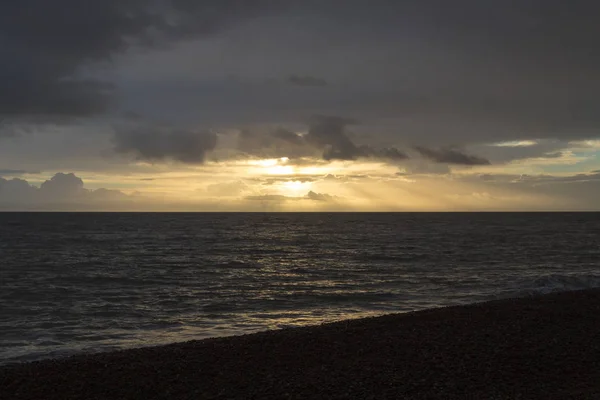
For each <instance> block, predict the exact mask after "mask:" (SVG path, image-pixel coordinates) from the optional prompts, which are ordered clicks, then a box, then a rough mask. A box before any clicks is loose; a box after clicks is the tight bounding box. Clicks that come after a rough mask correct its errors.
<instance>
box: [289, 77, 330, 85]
mask: <svg viewBox="0 0 600 400" xmlns="http://www.w3.org/2000/svg"><path fill="white" fill-rule="evenodd" d="M288 82H289V83H290V84H292V85H296V86H315V87H323V86H327V81H326V80H325V79H323V78H317V77H314V76H298V75H291V76H290V77H289V78H288Z"/></svg>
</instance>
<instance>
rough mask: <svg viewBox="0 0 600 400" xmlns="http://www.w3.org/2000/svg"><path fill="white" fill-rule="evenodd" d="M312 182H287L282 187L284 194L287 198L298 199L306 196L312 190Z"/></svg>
mask: <svg viewBox="0 0 600 400" xmlns="http://www.w3.org/2000/svg"><path fill="white" fill-rule="evenodd" d="M310 187H311V182H302V181H286V182H282V183H281V185H280V188H281V192H282V194H284V195H286V196H292V197H297V196H299V195H301V194H306V193H308V191H309V190H310Z"/></svg>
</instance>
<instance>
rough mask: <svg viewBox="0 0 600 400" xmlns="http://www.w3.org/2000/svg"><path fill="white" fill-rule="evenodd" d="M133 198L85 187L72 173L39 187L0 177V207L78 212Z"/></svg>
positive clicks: (23, 181)
mask: <svg viewBox="0 0 600 400" xmlns="http://www.w3.org/2000/svg"><path fill="white" fill-rule="evenodd" d="M131 200H132V198H130V196H128V195H126V194H125V193H123V192H121V191H119V190H110V189H104V188H100V189H96V190H89V189H86V188H85V187H84V183H83V180H82V179H81V178H79V177H78V176H76V175H75V174H73V173H68V174H65V173H62V172H59V173H57V174H55V175H54V176H52V177H51V178H50V179H48V180H46V181H44V182H43V183H42V184H41V185H40V187H36V186H33V185H31V184H30V183H29V182H27V181H26V180H24V179H18V178H13V179H11V180H6V179H4V178H0V208H2V209H13V210H24V209H33V210H36V209H39V210H45V209H53V208H55V207H58V208H60V209H62V208H63V207H66V208H67V209H80V208H82V207H83V208H86V207H104V206H110V205H112V204H115V203H120V204H123V205H126V204H129V203H131Z"/></svg>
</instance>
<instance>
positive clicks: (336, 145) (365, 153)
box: [305, 115, 408, 160]
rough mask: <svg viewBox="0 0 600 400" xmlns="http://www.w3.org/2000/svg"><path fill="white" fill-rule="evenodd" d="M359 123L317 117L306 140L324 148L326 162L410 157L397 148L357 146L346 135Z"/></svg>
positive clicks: (351, 120) (313, 119) (333, 117)
mask: <svg viewBox="0 0 600 400" xmlns="http://www.w3.org/2000/svg"><path fill="white" fill-rule="evenodd" d="M356 123H358V122H357V121H356V120H354V119H349V118H342V117H337V116H327V115H315V116H313V117H312V120H311V123H310V126H309V130H308V134H307V135H306V136H305V139H306V141H307V142H308V143H310V144H312V145H313V146H315V147H319V148H324V151H323V159H325V160H356V159H358V158H368V157H372V158H382V159H389V160H403V159H406V158H408V156H407V155H406V154H405V153H403V152H401V151H400V150H398V149H396V148H384V149H373V148H372V147H370V146H367V145H363V146H357V145H356V144H354V142H353V141H352V140H351V139H350V138H349V137H348V135H347V134H346V131H345V128H346V126H347V125H349V124H356Z"/></svg>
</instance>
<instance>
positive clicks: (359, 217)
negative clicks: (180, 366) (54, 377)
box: [0, 213, 600, 365]
mask: <svg viewBox="0 0 600 400" xmlns="http://www.w3.org/2000/svg"><path fill="white" fill-rule="evenodd" d="M599 286H600V213H189V214H188V213H0V365H2V364H4V365H5V364H10V363H15V362H24V361H33V360H39V359H45V358H55V357H64V356H69V355H72V354H75V353H80V352H101V351H108V350H115V349H124V348H130V347H141V346H152V345H159V344H166V343H172V342H179V341H186V340H193V339H203V338H208V337H216V336H228V335H239V334H247V333H252V332H257V331H264V330H268V329H283V328H292V329H293V328H294V327H299V326H303V325H312V324H320V323H324V322H331V321H337V320H342V319H348V318H361V317H365V316H374V315H381V314H386V313H403V312H410V311H415V310H423V309H429V308H435V307H443V306H449V305H458V304H468V303H475V302H482V301H487V300H493V299H501V298H509V297H523V296H531V295H535V294H538V293H549V292H555V291H566V290H578V289H586V288H592V287H599Z"/></svg>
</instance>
